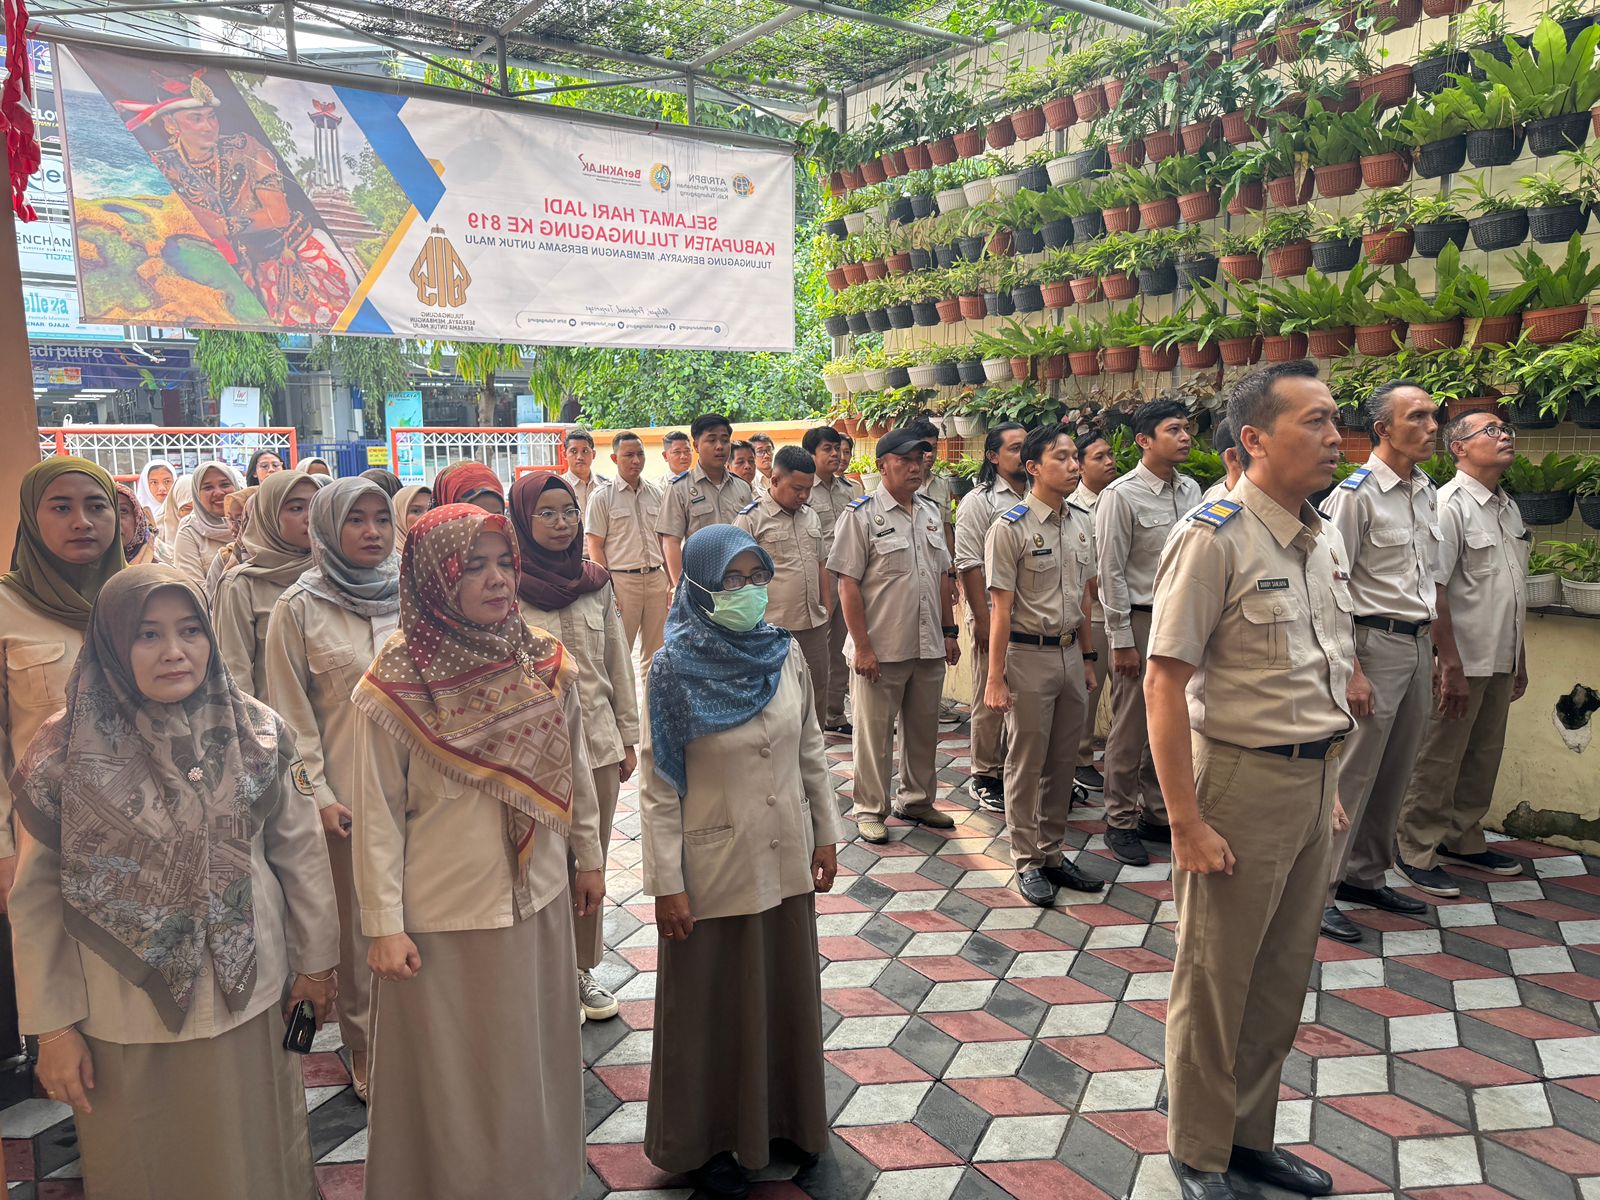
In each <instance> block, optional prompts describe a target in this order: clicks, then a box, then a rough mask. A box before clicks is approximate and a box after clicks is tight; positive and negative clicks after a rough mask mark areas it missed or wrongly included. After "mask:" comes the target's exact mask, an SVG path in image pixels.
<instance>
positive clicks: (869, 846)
mask: <svg viewBox="0 0 1600 1200" xmlns="http://www.w3.org/2000/svg"><path fill="white" fill-rule="evenodd" d="M900 824H902V825H903V824H905V822H903V821H902V822H900ZM859 845H861V847H862V848H863V849H865V850H866V852H867V853H868V854H872V855H876V856H877V857H878V858H926V857H927V855H928V852H927V851H926V850H918V849H917V848H916V847H915V846H909V845H907V844H906V843H905V842H881V843H879V844H877V845H874V844H873V843H871V842H861V843H859Z"/></svg>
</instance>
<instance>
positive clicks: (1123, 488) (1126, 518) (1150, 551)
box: [1094, 462, 1303, 740]
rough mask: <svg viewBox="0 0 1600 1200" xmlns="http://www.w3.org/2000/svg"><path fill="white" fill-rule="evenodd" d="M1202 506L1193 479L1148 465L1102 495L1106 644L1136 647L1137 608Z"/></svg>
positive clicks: (1098, 524) (1148, 600)
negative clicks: (1177, 535)
mask: <svg viewBox="0 0 1600 1200" xmlns="http://www.w3.org/2000/svg"><path fill="white" fill-rule="evenodd" d="M1199 503H1200V485H1199V484H1197V483H1196V482H1195V481H1194V480H1193V479H1191V478H1189V476H1187V475H1185V474H1183V473H1182V472H1181V471H1178V472H1174V473H1173V476H1172V482H1171V483H1168V482H1167V481H1166V480H1164V479H1162V478H1160V477H1159V476H1158V475H1156V474H1155V472H1153V471H1151V470H1150V469H1149V468H1148V467H1146V466H1145V465H1144V463H1142V462H1141V463H1140V464H1139V465H1138V466H1136V467H1134V469H1133V470H1131V471H1129V472H1128V473H1127V474H1126V475H1119V476H1117V477H1116V478H1115V479H1113V480H1112V481H1111V482H1110V483H1108V484H1106V486H1105V490H1104V491H1102V492H1101V493H1100V499H1099V502H1098V503H1096V505H1095V509H1094V537H1095V543H1096V545H1097V546H1098V547H1099V552H1100V563H1099V571H1098V574H1099V576H1100V604H1101V607H1102V608H1103V609H1104V610H1105V617H1106V640H1107V643H1108V644H1109V645H1110V646H1111V648H1112V649H1113V650H1125V649H1130V648H1131V647H1132V646H1133V644H1134V643H1133V615H1132V614H1133V606H1134V605H1135V604H1142V605H1146V606H1148V605H1150V604H1152V603H1154V601H1155V584H1156V564H1157V563H1158V562H1160V561H1161V548H1162V547H1163V546H1164V545H1166V542H1167V534H1169V533H1170V532H1171V531H1172V527H1173V526H1174V525H1175V524H1177V522H1178V518H1180V517H1181V516H1183V515H1184V514H1185V513H1186V512H1188V511H1189V510H1190V509H1192V508H1193V507H1194V506H1195V505H1197V504H1199ZM1302 740H1303V739H1302Z"/></svg>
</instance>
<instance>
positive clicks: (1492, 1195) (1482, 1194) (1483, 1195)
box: [1406, 1183, 1517, 1200]
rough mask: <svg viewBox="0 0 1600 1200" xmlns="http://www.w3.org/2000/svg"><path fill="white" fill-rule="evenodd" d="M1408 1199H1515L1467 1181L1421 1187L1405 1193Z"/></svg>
mask: <svg viewBox="0 0 1600 1200" xmlns="http://www.w3.org/2000/svg"><path fill="white" fill-rule="evenodd" d="M1406 1196H1407V1197H1408V1198H1409V1200H1517V1198H1516V1197H1515V1196H1512V1195H1508V1194H1507V1193H1505V1192H1502V1191H1501V1190H1500V1189H1499V1188H1497V1187H1490V1186H1489V1185H1488V1184H1487V1183H1469V1184H1465V1185H1462V1186H1458V1187H1442V1188H1422V1189H1421V1190H1414V1191H1409V1192H1407V1193H1406Z"/></svg>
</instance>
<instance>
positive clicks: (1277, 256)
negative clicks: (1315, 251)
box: [1267, 242, 1311, 279]
mask: <svg viewBox="0 0 1600 1200" xmlns="http://www.w3.org/2000/svg"><path fill="white" fill-rule="evenodd" d="M1310 266H1311V243H1310V242H1290V243H1289V244H1288V245H1287V246H1279V247H1278V248H1277V249H1276V250H1268V251H1267V270H1269V271H1271V272H1272V277H1273V278H1274V279H1289V278H1291V277H1293V276H1295V275H1304V274H1305V273H1306V271H1307V269H1308V268H1309V267H1310Z"/></svg>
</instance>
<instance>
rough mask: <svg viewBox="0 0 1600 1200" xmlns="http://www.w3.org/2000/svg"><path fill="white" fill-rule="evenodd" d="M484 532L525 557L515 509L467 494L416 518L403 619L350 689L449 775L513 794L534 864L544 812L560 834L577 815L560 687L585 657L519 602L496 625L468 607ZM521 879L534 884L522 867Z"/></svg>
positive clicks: (509, 804) (515, 826) (514, 820)
mask: <svg viewBox="0 0 1600 1200" xmlns="http://www.w3.org/2000/svg"><path fill="white" fill-rule="evenodd" d="M484 533H498V534H500V535H501V536H503V537H504V538H505V539H506V541H507V542H508V543H510V545H511V554H512V558H513V559H515V558H516V555H517V539H516V534H515V533H513V532H512V529H511V521H510V519H509V518H507V517H504V516H498V515H494V514H491V513H486V512H484V511H483V510H482V509H481V508H475V507H473V506H472V505H470V504H451V505H446V506H445V507H444V508H435V509H433V510H432V511H430V512H428V513H427V514H426V515H425V516H423V517H421V518H419V519H418V521H417V523H416V524H415V525H414V526H412V528H411V536H410V537H408V538H407V539H406V552H405V557H404V559H403V560H402V562H401V567H400V628H399V629H397V630H396V631H395V632H394V633H392V634H390V636H389V640H388V641H387V642H385V643H384V645H383V648H382V649H381V650H379V651H378V656H377V658H376V659H375V660H374V661H373V664H372V666H371V667H369V668H368V669H367V673H366V674H365V675H363V676H362V677H361V682H360V683H358V684H357V685H356V690H355V694H354V695H353V696H352V700H353V701H354V703H355V706H356V707H357V708H358V709H360V710H361V711H362V712H363V713H365V714H366V715H367V716H369V717H370V718H372V720H373V721H375V722H376V723H377V724H378V725H379V726H381V727H382V728H383V729H384V730H386V731H387V732H388V733H389V734H390V735H392V736H393V737H395V738H396V739H398V740H399V741H400V742H401V744H402V745H404V746H405V747H406V748H407V749H408V750H410V751H411V753H413V754H419V755H422V756H424V757H426V758H427V759H428V760H429V761H430V762H431V763H432V764H433V766H434V768H435V769H436V770H438V771H439V772H440V773H441V774H443V775H445V776H447V777H448V778H451V779H454V780H457V781H459V782H461V783H464V784H466V785H468V786H469V787H473V788H476V789H478V790H479V791H482V792H483V793H485V794H486V795H489V796H492V797H493V798H494V799H496V800H498V801H499V802H500V803H501V804H503V805H505V807H506V836H507V839H508V840H509V841H510V842H511V844H512V845H513V846H514V847H515V848H516V853H517V861H518V864H519V866H521V867H523V868H525V867H526V865H527V861H528V855H529V853H530V852H531V851H532V849H533V831H534V825H535V823H538V824H540V825H544V826H545V827H547V828H549V829H552V830H554V831H555V832H557V833H559V834H561V835H562V836H563V837H564V836H566V833H567V830H568V829H569V828H570V826H571V823H572V786H573V784H572V743H571V740H570V736H569V734H568V731H567V723H566V717H565V713H564V712H563V710H562V702H561V692H562V689H564V688H565V687H567V686H568V685H570V684H571V683H572V681H573V680H574V678H575V677H576V675H577V665H576V664H575V663H574V661H573V659H572V658H571V656H569V655H568V654H567V652H566V650H565V649H564V648H563V647H562V645H561V643H560V642H559V641H558V640H557V639H555V638H554V637H552V636H550V635H549V634H548V633H545V632H544V631H543V630H532V629H529V628H528V627H527V626H526V625H524V624H523V623H522V617H521V616H520V615H519V614H518V612H517V608H516V605H515V604H512V605H510V606H509V607H508V609H507V612H506V616H505V619H504V620H502V621H501V622H500V623H499V624H498V625H492V626H491V625H478V624H475V623H474V622H472V621H470V620H468V619H467V617H466V614H464V613H463V612H462V611H461V607H460V602H459V597H460V594H461V578H462V573H463V572H464V571H465V569H466V560H467V557H468V555H469V554H470V553H471V551H472V547H473V544H474V543H475V542H476V541H477V540H478V537H479V535H481V534H484ZM513 567H514V569H515V564H513ZM520 882H521V884H522V885H523V886H524V887H525V885H526V878H525V874H524V875H522V876H521V877H520Z"/></svg>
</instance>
